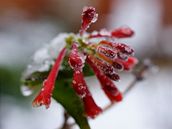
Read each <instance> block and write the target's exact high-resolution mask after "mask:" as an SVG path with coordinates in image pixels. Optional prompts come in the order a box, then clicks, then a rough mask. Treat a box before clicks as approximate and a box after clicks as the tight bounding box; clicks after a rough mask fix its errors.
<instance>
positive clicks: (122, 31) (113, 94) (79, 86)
mask: <svg viewBox="0 0 172 129" xmlns="http://www.w3.org/2000/svg"><path fill="white" fill-rule="evenodd" d="M97 16H98V14H97V13H96V11H95V8H93V7H85V8H84V9H83V13H82V24H81V29H80V31H79V33H78V34H73V33H70V34H61V35H59V36H58V37H57V38H56V39H55V40H53V42H52V43H50V44H47V45H46V46H45V47H43V48H42V49H40V50H39V51H38V52H36V54H35V55H34V57H33V63H32V64H31V65H30V67H28V69H27V70H26V73H27V74H26V75H25V76H26V78H27V77H28V76H29V75H31V74H32V73H33V72H35V71H38V72H49V73H48V76H47V77H46V78H45V79H44V81H43V84H42V85H43V86H42V89H41V91H40V93H39V94H38V95H37V96H36V98H35V99H34V101H33V106H41V105H45V106H46V108H48V107H49V105H50V103H51V96H52V93H53V89H54V85H55V82H56V78H57V76H58V72H59V70H62V71H63V70H64V69H65V67H64V68H63V66H62V63H63V62H64V61H66V60H67V61H66V62H67V63H68V66H69V69H70V70H71V71H72V72H73V77H72V76H71V78H73V81H72V84H71V85H72V87H73V89H74V90H75V92H76V93H77V95H78V96H79V97H80V99H81V100H82V102H83V105H84V109H85V114H86V115H87V116H89V117H91V118H94V117H96V116H97V115H98V114H99V113H101V112H102V109H101V108H100V107H99V106H98V105H97V104H96V103H95V101H94V98H93V97H92V95H91V92H90V91H89V89H88V87H87V84H86V82H85V80H84V75H83V68H84V67H85V63H87V64H88V65H89V66H90V68H91V69H92V70H93V72H94V73H95V75H96V76H97V79H98V80H99V82H100V85H101V87H102V89H103V91H104V93H105V94H106V96H107V97H108V98H109V100H110V101H111V102H118V101H121V100H122V93H121V92H120V91H119V90H118V88H117V87H116V85H115V84H114V82H113V81H118V80H119V79H120V76H119V74H118V72H119V71H122V70H131V69H132V68H133V67H134V66H135V64H136V63H137V62H138V60H137V59H136V58H135V57H133V54H134V50H133V49H132V48H131V47H129V46H128V45H126V44H124V43H120V42H116V40H115V39H116V38H126V37H131V36H132V35H133V34H134V32H133V30H131V29H130V28H128V27H125V28H117V29H115V30H113V31H107V30H105V29H104V30H101V31H96V32H93V33H87V32H86V30H87V29H88V27H89V26H90V25H91V23H94V22H95V21H96V20H97ZM50 68H51V70H50ZM28 71H29V73H28ZM64 78H65V77H64Z"/></svg>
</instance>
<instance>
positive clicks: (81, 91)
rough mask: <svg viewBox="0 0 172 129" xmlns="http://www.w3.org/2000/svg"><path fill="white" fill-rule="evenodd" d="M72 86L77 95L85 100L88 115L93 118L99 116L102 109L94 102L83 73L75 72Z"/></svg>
mask: <svg viewBox="0 0 172 129" xmlns="http://www.w3.org/2000/svg"><path fill="white" fill-rule="evenodd" d="M72 86H73V88H74V90H75V91H76V93H77V94H78V95H79V96H80V97H81V98H82V99H83V102H84V108H85V112H86V114H87V115H88V116H89V117H91V118H94V117H95V116H97V115H98V114H99V113H100V112H101V111H102V109H101V108H100V107H98V106H97V105H96V103H95V102H94V100H93V98H92V96H91V93H90V92H89V90H88V87H87V85H86V82H85V80H84V77H83V74H82V72H81V71H74V75H73V81H72Z"/></svg>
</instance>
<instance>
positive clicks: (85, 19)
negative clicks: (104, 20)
mask: <svg viewBox="0 0 172 129" xmlns="http://www.w3.org/2000/svg"><path fill="white" fill-rule="evenodd" d="M97 18H98V14H97V13H96V10H95V8H93V7H84V8H83V12H82V25H81V29H80V34H81V35H82V34H83V33H84V32H85V31H86V30H87V29H88V28H89V26H90V25H91V23H94V22H96V21H97Z"/></svg>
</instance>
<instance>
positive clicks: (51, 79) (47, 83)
mask: <svg viewBox="0 0 172 129" xmlns="http://www.w3.org/2000/svg"><path fill="white" fill-rule="evenodd" d="M65 53H66V48H63V49H62V50H61V52H60V53H59V55H58V57H57V59H56V61H55V64H54V66H53V67H52V69H51V71H50V73H49V75H48V77H47V79H45V80H44V82H43V87H42V89H41V91H40V93H39V94H38V96H37V97H36V98H35V99H34V101H33V103H32V104H33V106H41V105H45V106H46V108H48V107H49V105H50V103H51V95H52V92H53V89H54V84H55V80H56V77H57V75H58V71H59V68H60V64H61V62H62V60H63V58H64V56H65Z"/></svg>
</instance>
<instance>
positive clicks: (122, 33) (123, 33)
mask: <svg viewBox="0 0 172 129" xmlns="http://www.w3.org/2000/svg"><path fill="white" fill-rule="evenodd" d="M111 35H112V37H116V38H128V37H131V36H133V35H134V31H133V30H132V29H130V28H129V27H121V28H117V29H115V30H113V31H112V32H111Z"/></svg>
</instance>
